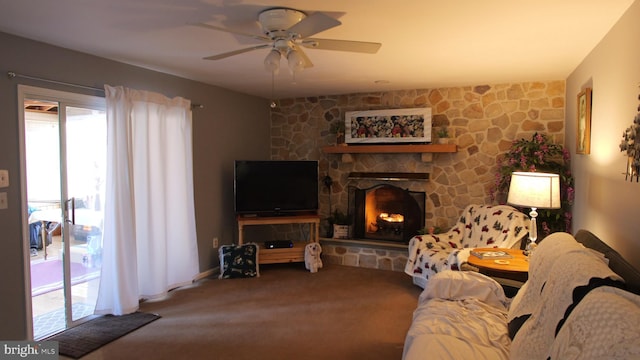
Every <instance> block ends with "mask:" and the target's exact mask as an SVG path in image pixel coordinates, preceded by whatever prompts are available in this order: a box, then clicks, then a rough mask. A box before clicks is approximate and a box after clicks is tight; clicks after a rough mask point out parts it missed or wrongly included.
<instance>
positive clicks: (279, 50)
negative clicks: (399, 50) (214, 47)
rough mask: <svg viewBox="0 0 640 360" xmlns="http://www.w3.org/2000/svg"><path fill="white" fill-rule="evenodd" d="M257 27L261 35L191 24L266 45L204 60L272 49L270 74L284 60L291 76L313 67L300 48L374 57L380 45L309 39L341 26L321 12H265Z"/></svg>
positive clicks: (268, 58)
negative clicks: (244, 37) (260, 29)
mask: <svg viewBox="0 0 640 360" xmlns="http://www.w3.org/2000/svg"><path fill="white" fill-rule="evenodd" d="M258 24H259V25H260V27H261V28H262V31H263V33H264V34H263V35H257V34H250V33H245V32H240V31H235V30H232V29H227V28H224V27H219V26H215V25H210V24H207V23H196V24H194V25H197V26H200V27H204V28H207V29H213V30H219V31H225V32H229V33H232V34H237V35H243V36H248V37H251V38H253V39H256V40H259V41H262V42H265V44H261V45H256V46H252V47H248V48H244V49H239V50H234V51H229V52H225V53H222V54H218V55H212V56H208V57H205V58H204V59H206V60H220V59H224V58H227V57H230V56H234V55H238V54H243V53H246V52H249V51H253V50H259V49H266V48H271V50H270V51H269V54H267V56H266V58H265V59H264V66H265V69H266V70H267V71H270V72H273V73H275V72H277V71H278V70H279V68H280V59H281V58H285V59H287V62H288V65H289V69H290V70H291V71H292V72H293V73H296V72H298V71H300V70H302V69H303V68H309V67H312V66H313V63H312V62H311V60H309V58H308V57H307V55H306V54H305V53H304V51H303V50H302V47H306V48H311V49H321V50H338V51H350V52H359V53H368V54H374V53H376V52H377V51H378V49H379V48H380V46H381V45H382V44H380V43H375V42H365V41H349V40H335V39H319V38H311V37H310V36H312V35H315V34H317V33H320V32H322V31H325V30H328V29H331V28H333V27H336V26H338V25H341V24H342V23H341V22H340V21H338V20H336V19H334V18H332V17H330V16H328V15H327V14H325V13H322V12H315V13H313V14H311V15H307V14H305V13H304V12H302V11H300V10H295V9H290V8H284V7H275V8H268V9H265V10H263V11H261V12H260V13H259V14H258Z"/></svg>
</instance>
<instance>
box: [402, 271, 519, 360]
mask: <svg viewBox="0 0 640 360" xmlns="http://www.w3.org/2000/svg"><path fill="white" fill-rule="evenodd" d="M507 306H508V299H507V298H506V296H505V295H504V291H503V290H502V287H501V286H500V284H498V283H497V282H496V281H494V280H493V279H491V278H489V277H487V276H484V275H482V274H479V273H475V272H467V271H451V270H445V271H442V272H440V273H438V274H436V275H434V276H433V277H432V278H431V279H430V280H429V282H428V284H427V287H426V288H425V289H424V291H423V292H422V294H421V295H420V298H419V301H418V307H417V309H416V310H415V311H414V315H413V322H412V325H411V328H410V329H409V331H408V332H407V336H406V339H405V344H404V352H403V357H402V358H403V359H404V360H413V359H426V358H428V359H492V360H493V359H507V358H508V356H509V350H508V349H509V345H510V342H511V341H510V339H509V335H508V331H507V325H506V318H507Z"/></svg>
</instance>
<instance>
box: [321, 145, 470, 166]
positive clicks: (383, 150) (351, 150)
mask: <svg viewBox="0 0 640 360" xmlns="http://www.w3.org/2000/svg"><path fill="white" fill-rule="evenodd" d="M322 151H323V152H324V153H326V154H342V161H343V162H353V157H352V156H351V155H352V154H422V161H424V162H430V161H433V154H434V153H455V152H456V151H458V150H457V147H456V145H455V144H421V145H419V144H403V145H389V144H385V145H336V146H324V147H323V148H322Z"/></svg>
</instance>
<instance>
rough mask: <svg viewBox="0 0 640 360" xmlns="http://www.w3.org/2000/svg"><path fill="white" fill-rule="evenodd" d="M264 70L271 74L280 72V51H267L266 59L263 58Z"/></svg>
mask: <svg viewBox="0 0 640 360" xmlns="http://www.w3.org/2000/svg"><path fill="white" fill-rule="evenodd" d="M264 68H265V69H266V70H267V71H269V72H272V73H277V72H278V70H280V51H278V50H276V49H273V50H271V51H269V54H267V57H265V58H264Z"/></svg>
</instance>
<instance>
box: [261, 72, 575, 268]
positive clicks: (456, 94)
mask: <svg viewBox="0 0 640 360" xmlns="http://www.w3.org/2000/svg"><path fill="white" fill-rule="evenodd" d="M565 93H566V91H565V82H564V80H556V81H543V82H538V81H535V82H514V83H502V84H475V85H471V86H460V87H450V88H434V89H406V90H396V91H380V92H374V93H356V94H338V95H326V96H319V97H298V98H290V99H280V100H279V101H278V106H277V107H276V108H274V109H272V110H271V149H270V150H271V158H272V159H274V160H287V159H292V160H298V159H318V160H319V168H320V174H321V176H324V175H328V176H330V177H331V178H332V179H333V180H334V183H333V186H332V187H331V188H330V189H328V188H326V187H323V188H322V189H321V190H322V193H321V195H320V215H321V216H322V218H323V222H322V225H321V226H323V230H325V231H324V232H323V233H327V230H328V223H327V222H326V220H325V219H326V218H327V217H328V216H329V215H330V212H331V209H335V208H339V209H341V210H350V209H348V207H349V206H350V200H351V199H350V195H351V193H350V188H351V186H355V187H357V188H361V189H369V188H371V189H373V188H374V187H375V186H377V185H380V184H392V185H394V186H397V187H400V188H402V189H405V188H408V189H410V190H412V191H424V192H425V193H426V207H425V211H424V216H425V220H424V221H425V227H438V228H441V229H449V228H450V227H451V226H452V225H453V224H455V223H456V221H457V219H458V218H459V216H460V213H461V212H462V211H463V209H464V208H465V207H466V206H467V205H468V204H472V203H476V204H489V203H493V202H494V201H495V200H494V199H492V198H491V196H490V195H489V193H488V191H489V189H491V187H492V186H493V185H494V184H495V174H496V172H497V170H498V169H497V162H496V160H497V158H498V157H500V156H501V155H502V154H504V153H505V152H506V151H508V149H509V148H510V147H511V145H512V143H513V141H514V140H517V139H520V138H530V137H531V136H532V135H533V134H534V133H535V132H540V133H546V134H548V135H550V136H552V137H553V139H554V140H555V141H556V142H557V143H559V144H563V143H564V140H565V116H566V114H565V110H564V109H565V105H566V101H567V99H566V98H565ZM411 107H430V108H431V109H432V126H433V127H434V128H435V129H438V128H440V127H443V126H446V127H447V128H448V130H449V134H450V135H451V139H450V143H452V144H455V145H456V147H457V151H456V153H453V154H447V153H441V154H433V156H432V159H428V157H425V156H422V155H423V154H420V153H414V152H407V153H404V152H392V151H386V150H385V145H379V147H380V152H375V153H364V152H359V151H354V152H353V153H349V154H343V153H339V152H335V153H334V152H329V151H324V148H325V147H327V146H335V145H336V136H335V134H333V133H332V132H331V128H332V126H334V125H336V124H338V123H341V122H344V114H345V113H346V112H348V111H358V110H384V109H402V108H411ZM358 146H359V145H348V147H349V148H353V149H356V150H357V149H359V148H358ZM425 158H427V159H425ZM354 172H380V173H385V174H387V173H388V172H404V173H424V174H429V179H428V181H421V180H408V179H405V180H402V181H393V180H383V179H375V180H374V179H354V177H353V176H352V174H353V173H354ZM351 233H353V231H351ZM351 238H355V236H353V235H352V236H351ZM362 238H363V239H362V240H360V239H358V240H355V239H348V240H342V239H331V238H328V237H327V238H324V239H321V242H322V245H323V260H324V261H326V262H327V263H334V264H341V265H349V266H361V267H371V268H378V269H388V270H394V271H404V265H405V264H406V258H407V256H406V255H407V246H406V245H405V244H404V243H403V242H402V241H386V240H385V241H382V240H373V239H366V238H364V236H363V237H362Z"/></svg>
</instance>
